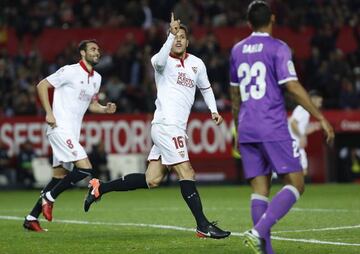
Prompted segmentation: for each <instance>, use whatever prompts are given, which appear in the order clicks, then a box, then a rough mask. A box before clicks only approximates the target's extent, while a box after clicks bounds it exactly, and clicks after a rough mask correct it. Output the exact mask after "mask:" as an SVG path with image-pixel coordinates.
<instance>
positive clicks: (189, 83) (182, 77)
mask: <svg viewBox="0 0 360 254" xmlns="http://www.w3.org/2000/svg"><path fill="white" fill-rule="evenodd" d="M178 74H179V76H178V79H177V82H176V83H177V84H178V85H181V86H186V87H190V88H192V87H194V86H195V84H194V83H195V82H194V80H192V79H191V78H187V77H186V73H184V72H179V73H178Z"/></svg>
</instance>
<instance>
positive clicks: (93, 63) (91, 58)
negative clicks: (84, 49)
mask: <svg viewBox="0 0 360 254" xmlns="http://www.w3.org/2000/svg"><path fill="white" fill-rule="evenodd" d="M99 59H100V57H98V60H97V61H95V60H94V58H93V57H89V56H85V60H86V62H88V63H89V64H90V65H91V66H92V67H94V66H95V65H97V64H98V63H99Z"/></svg>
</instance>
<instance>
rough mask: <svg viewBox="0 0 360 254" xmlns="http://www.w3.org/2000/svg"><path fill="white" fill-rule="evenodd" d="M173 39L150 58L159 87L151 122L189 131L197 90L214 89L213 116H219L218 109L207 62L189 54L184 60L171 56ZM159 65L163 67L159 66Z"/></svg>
mask: <svg viewBox="0 0 360 254" xmlns="http://www.w3.org/2000/svg"><path fill="white" fill-rule="evenodd" d="M173 40H174V36H173V35H172V34H170V35H169V36H168V40H167V41H166V42H165V44H164V46H163V48H162V49H161V50H160V52H159V53H157V54H156V55H154V56H153V57H152V59H151V63H152V65H153V67H154V69H155V83H156V88H157V99H156V101H155V105H156V110H155V114H154V119H153V121H152V123H161V124H165V125H176V126H178V127H179V128H182V129H186V124H187V121H188V118H189V115H190V111H191V107H192V105H193V103H194V100H195V91H196V87H198V88H199V89H200V90H202V93H203V92H204V91H205V90H211V95H212V97H211V96H210V97H211V98H210V99H209V101H211V102H210V103H209V104H208V106H209V108H210V111H211V112H212V113H214V112H216V113H217V108H216V103H215V98H214V96H213V93H212V89H211V86H210V82H209V79H208V76H207V73H206V67H205V64H204V62H203V61H202V60H201V59H200V58H198V57H196V56H194V55H191V54H186V56H185V58H184V59H179V58H177V57H174V56H171V55H170V54H169V53H170V50H171V44H172V42H173ZM159 62H160V63H162V64H160V65H159ZM205 99H206V98H205Z"/></svg>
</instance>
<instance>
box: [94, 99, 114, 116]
mask: <svg viewBox="0 0 360 254" xmlns="http://www.w3.org/2000/svg"><path fill="white" fill-rule="evenodd" d="M89 111H90V112H92V113H97V114H113V113H115V111H116V104H115V103H112V102H108V103H107V104H106V106H103V105H101V104H100V103H99V102H98V101H97V100H93V101H92V102H91V103H90V105H89Z"/></svg>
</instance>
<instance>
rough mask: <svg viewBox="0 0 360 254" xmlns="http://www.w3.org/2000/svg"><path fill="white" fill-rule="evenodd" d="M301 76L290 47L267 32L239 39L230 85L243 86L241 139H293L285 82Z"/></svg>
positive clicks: (235, 50)
mask: <svg viewBox="0 0 360 254" xmlns="http://www.w3.org/2000/svg"><path fill="white" fill-rule="evenodd" d="M290 80H297V76H296V72H295V68H294V64H293V62H292V59H291V51H290V49H289V47H288V46H287V45H286V44H285V43H284V42H282V41H280V40H277V39H275V38H273V37H271V36H270V35H269V34H267V33H255V32H254V33H252V34H251V35H250V36H249V37H247V38H245V39H244V40H242V41H240V42H239V43H237V44H236V45H235V46H234V47H233V49H232V51H231V58H230V85H232V86H239V89H240V93H241V101H242V104H241V107H240V112H239V128H238V132H239V142H240V143H253V142H268V141H279V140H288V139H291V137H290V134H289V130H288V123H287V114H286V110H285V101H284V97H283V91H282V85H283V84H285V83H286V82H287V81H290Z"/></svg>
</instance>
